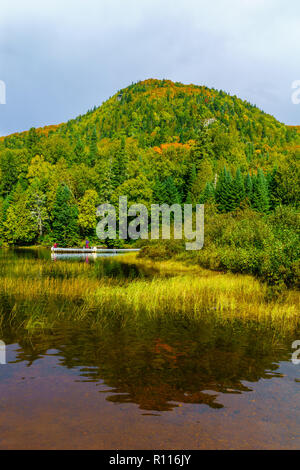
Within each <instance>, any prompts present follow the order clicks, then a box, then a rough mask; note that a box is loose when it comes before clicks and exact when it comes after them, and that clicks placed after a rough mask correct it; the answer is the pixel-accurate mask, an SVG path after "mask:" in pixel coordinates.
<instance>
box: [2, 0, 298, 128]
mask: <svg viewBox="0 0 300 470" xmlns="http://www.w3.org/2000/svg"><path fill="white" fill-rule="evenodd" d="M2 3H3V4H1V14H0V44H1V46H0V74H1V76H0V79H1V80H4V81H5V82H6V86H7V100H6V101H7V104H6V105H1V106H0V134H8V133H11V132H13V131H17V130H19V131H20V130H24V129H28V128H30V127H32V126H35V127H38V126H40V125H46V124H55V123H58V122H62V121H67V120H68V119H70V118H74V117H76V116H77V115H79V114H83V113H84V112H86V111H87V109H90V108H92V107H94V106H95V105H100V104H101V102H102V101H104V100H106V99H107V98H108V97H109V96H111V95H112V94H114V93H115V92H116V91H117V90H119V89H120V88H124V87H126V86H128V85H129V84H131V82H135V81H138V80H143V79H145V78H152V77H154V78H160V79H162V78H169V79H171V80H173V81H181V82H183V83H195V84H199V85H201V84H204V85H207V86H209V87H214V88H217V89H223V90H225V91H228V92H230V93H232V94H236V95H238V96H240V97H241V98H244V99H247V100H248V101H250V102H251V103H255V104H257V105H258V106H259V107H260V108H262V109H264V110H265V111H266V112H269V113H271V114H274V115H275V117H277V118H278V119H279V120H281V121H283V122H286V123H290V124H292V123H294V124H299V123H300V119H299V110H300V105H299V106H296V105H293V104H292V101H291V94H292V89H291V85H292V82H293V81H294V80H299V79H300V71H299V60H298V57H299V47H300V27H299V21H300V20H299V18H300V15H299V9H300V3H299V2H298V1H297V0H289V1H288V2H283V1H282V0H264V1H262V0H243V1H242V2H241V1H240V0H227V1H226V2H224V0H213V1H212V2H206V1H204V0H186V1H185V2H182V1H179V0H164V1H163V2H162V1H161V0H143V1H142V2H141V1H138V0H127V1H126V2H124V1H123V0H110V1H105V0H100V1H99V0H89V2H83V1H81V0H65V1H64V2H61V1H59V0H52V1H51V2H38V1H37V0H28V1H26V2H24V1H22V0H10V1H9V2H2Z"/></svg>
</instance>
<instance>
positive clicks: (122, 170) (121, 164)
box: [112, 136, 128, 189]
mask: <svg viewBox="0 0 300 470" xmlns="http://www.w3.org/2000/svg"><path fill="white" fill-rule="evenodd" d="M127 163H128V158H127V153H126V140H125V137H124V136H123V137H122V139H121V141H120V147H119V149H118V151H117V153H116V155H115V158H114V162H113V166H112V187H113V189H115V188H117V187H118V186H120V185H121V184H123V183H124V181H125V180H126V174H127Z"/></svg>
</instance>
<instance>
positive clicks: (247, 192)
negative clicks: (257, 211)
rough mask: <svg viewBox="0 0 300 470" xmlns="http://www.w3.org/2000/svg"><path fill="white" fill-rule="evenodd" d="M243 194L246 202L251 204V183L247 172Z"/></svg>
mask: <svg viewBox="0 0 300 470" xmlns="http://www.w3.org/2000/svg"><path fill="white" fill-rule="evenodd" d="M245 196H246V198H247V200H248V204H249V205H251V201H252V197H253V184H252V178H251V176H250V174H249V173H247V176H246V178H245Z"/></svg>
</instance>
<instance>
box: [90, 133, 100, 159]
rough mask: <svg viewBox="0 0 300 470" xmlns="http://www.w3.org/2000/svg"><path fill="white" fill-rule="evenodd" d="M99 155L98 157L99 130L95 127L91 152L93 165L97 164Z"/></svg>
mask: <svg viewBox="0 0 300 470" xmlns="http://www.w3.org/2000/svg"><path fill="white" fill-rule="evenodd" d="M97 157H98V147H97V131H96V127H94V130H93V133H92V136H91V143H90V153H89V164H90V165H91V166H94V165H95V162H96V160H97Z"/></svg>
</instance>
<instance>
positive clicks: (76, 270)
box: [0, 254, 300, 332]
mask: <svg viewBox="0 0 300 470" xmlns="http://www.w3.org/2000/svg"><path fill="white" fill-rule="evenodd" d="M106 263H107V266H106V267H105V262H104V261H101V260H99V261H97V262H95V263H91V264H85V263H78V262H65V261H56V262H50V261H47V260H43V259H22V260H20V259H12V260H11V261H10V262H9V263H4V262H3V260H0V296H1V299H0V300H1V301H0V325H1V324H4V323H9V324H10V325H14V326H16V325H17V326H20V327H22V328H25V329H27V330H32V329H37V328H53V327H55V326H56V325H58V324H61V323H65V322H66V323H67V322H69V323H72V324H73V325H74V324H75V323H77V324H78V323H80V322H88V323H89V325H90V326H91V327H101V328H102V327H105V326H110V325H112V323H113V322H117V323H118V324H122V325H130V324H135V325H136V324H138V323H139V324H140V325H142V324H143V322H145V321H147V320H153V319H158V320H163V321H167V320H172V321H173V320H181V319H186V320H190V321H197V320H202V321H217V322H218V323H220V322H221V323H222V322H223V323H224V324H225V323H226V322H235V321H237V320H238V321H242V322H244V323H245V322H246V323H248V324H249V323H257V324H258V325H261V326H263V327H266V326H268V327H270V328H273V329H274V331H287V332H291V331H293V330H296V329H298V328H299V325H300V322H299V293H298V292H296V291H292V290H286V291H284V292H283V293H281V294H280V296H278V297H277V298H276V299H273V300H270V297H269V292H268V286H267V285H265V284H262V283H260V282H259V281H258V280H256V279H254V278H253V277H251V276H247V275H236V274H222V273H219V272H212V271H209V270H205V269H202V268H200V267H199V266H187V265H185V264H183V263H179V262H175V261H163V262H153V261H151V260H145V259H138V258H137V257H136V256H135V255H134V254H130V255H124V256H121V257H119V258H118V260H117V261H115V260H114V261H106ZM118 266H119V267H118ZM120 266H123V268H120ZM124 266H126V269H125V268H124ZM138 272H140V275H138ZM128 273H132V274H131V275H128Z"/></svg>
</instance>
